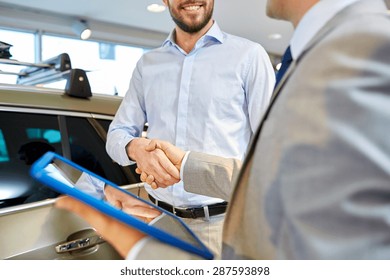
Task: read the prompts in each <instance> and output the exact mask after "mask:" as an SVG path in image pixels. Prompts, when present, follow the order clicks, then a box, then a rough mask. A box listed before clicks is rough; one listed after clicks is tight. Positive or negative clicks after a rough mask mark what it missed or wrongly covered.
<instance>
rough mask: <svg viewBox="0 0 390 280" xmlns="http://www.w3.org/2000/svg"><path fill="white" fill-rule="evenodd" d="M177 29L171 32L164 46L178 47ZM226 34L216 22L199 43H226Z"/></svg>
mask: <svg viewBox="0 0 390 280" xmlns="http://www.w3.org/2000/svg"><path fill="white" fill-rule="evenodd" d="M175 32H176V31H175V29H173V30H172V31H171V33H170V34H169V36H168V38H167V39H165V41H164V43H163V44H162V46H163V47H164V46H167V45H169V46H176V42H175ZM224 38H225V36H224V34H223V32H222V30H221V29H220V28H219V26H218V24H217V22H216V21H215V20H214V23H213V25H212V26H211V28H210V29H209V30H208V31H207V33H206V34H205V35H203V36H202V37H201V38H200V39H199V40H198V42H200V41H204V42H205V43H206V42H208V41H218V42H220V43H221V44H222V43H223V42H224Z"/></svg>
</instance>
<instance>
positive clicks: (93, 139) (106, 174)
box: [66, 117, 136, 185]
mask: <svg viewBox="0 0 390 280" xmlns="http://www.w3.org/2000/svg"><path fill="white" fill-rule="evenodd" d="M66 125H67V129H68V136H69V142H70V150H71V157H72V161H74V162H76V163H77V164H79V165H81V166H83V167H85V168H86V169H88V170H91V171H92V172H94V173H96V174H98V175H100V176H102V177H103V178H106V179H108V180H110V181H111V182H114V183H115V184H117V185H125V184H129V183H136V182H135V181H132V182H129V179H128V178H127V177H126V176H125V175H124V173H123V170H122V168H121V167H120V166H119V165H118V164H116V163H114V162H113V161H112V159H111V158H110V157H109V155H108V154H107V152H106V148H105V141H104V140H103V139H102V138H101V137H98V136H97V133H96V131H95V129H94V128H93V126H92V125H91V124H90V122H89V121H88V120H87V119H85V118H78V117H66ZM106 128H107V127H104V129H105V130H106Z"/></svg>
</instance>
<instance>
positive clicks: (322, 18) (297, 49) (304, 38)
mask: <svg viewBox="0 0 390 280" xmlns="http://www.w3.org/2000/svg"><path fill="white" fill-rule="evenodd" d="M358 1H362V0H322V1H319V2H318V3H317V4H315V5H314V6H313V7H312V8H311V9H310V10H309V11H308V12H307V13H306V14H305V15H304V16H303V18H302V19H301V21H300V22H299V24H298V26H297V28H296V29H295V31H294V34H293V37H292V39H291V42H290V47H291V54H292V57H293V59H294V60H296V59H297V58H298V57H299V56H300V55H301V54H302V52H303V51H304V50H305V47H306V45H307V44H308V43H309V42H310V41H311V39H313V38H314V36H315V35H316V34H317V32H318V31H320V29H321V28H322V27H323V26H324V25H325V24H326V23H327V22H328V21H330V20H331V19H332V18H333V17H334V16H335V15H336V14H337V13H338V12H340V11H341V10H342V9H344V8H345V7H347V6H348V5H351V4H353V3H355V2H358Z"/></svg>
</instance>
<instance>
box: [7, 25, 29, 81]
mask: <svg viewBox="0 0 390 280" xmlns="http://www.w3.org/2000/svg"><path fill="white" fill-rule="evenodd" d="M0 38H1V41H2V42H5V43H8V44H11V45H12V47H10V53H11V55H12V57H11V59H16V60H18V61H23V62H34V52H35V48H34V34H32V33H27V32H17V31H8V30H1V29H0ZM20 69H21V67H20V66H15V65H8V64H1V65H0V70H1V71H3V72H16V73H18V72H19V70H20ZM1 71H0V83H7V84H15V82H16V79H17V75H8V74H1Z"/></svg>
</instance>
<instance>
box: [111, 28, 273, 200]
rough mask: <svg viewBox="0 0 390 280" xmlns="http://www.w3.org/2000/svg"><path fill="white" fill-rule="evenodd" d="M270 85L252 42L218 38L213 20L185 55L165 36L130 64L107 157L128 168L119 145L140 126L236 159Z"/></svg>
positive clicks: (178, 190)
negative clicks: (129, 79)
mask: <svg viewBox="0 0 390 280" xmlns="http://www.w3.org/2000/svg"><path fill="white" fill-rule="evenodd" d="M274 83H275V73H274V70H273V68H272V65H271V63H270V60H269V57H268V55H267V53H266V52H265V50H264V49H263V48H262V47H261V46H260V45H259V44H257V43H254V42H251V41H249V40H246V39H243V38H239V37H236V36H233V35H229V34H226V33H224V32H222V31H221V30H220V29H219V27H218V25H217V23H216V22H215V23H214V24H213V26H212V27H211V28H210V30H209V31H208V32H207V34H205V35H204V36H203V37H202V38H200V39H199V40H198V42H197V43H196V45H195V47H194V49H193V50H192V51H191V52H190V53H188V54H187V53H186V52H185V51H183V50H182V49H181V48H180V47H179V46H178V45H177V44H176V43H175V41H174V31H173V32H172V33H171V34H170V36H169V37H168V39H167V40H166V41H165V42H164V44H163V45H162V46H161V47H160V48H157V49H155V50H152V51H150V52H147V53H145V54H144V55H143V57H142V58H141V59H140V60H139V62H138V63H137V67H136V69H135V70H134V73H133V76H132V80H131V82H130V87H129V90H128V92H127V94H126V96H125V97H124V99H123V101H122V104H121V106H120V108H119V110H118V112H117V114H116V116H115V119H114V121H113V122H112V124H111V126H110V129H109V133H108V138H107V145H106V148H107V152H108V154H109V155H110V156H111V157H112V158H113V159H114V160H115V161H116V162H118V163H119V164H121V165H129V164H132V163H133V162H131V161H130V160H129V158H128V156H127V154H126V149H125V147H126V145H127V144H128V143H129V142H130V141H131V140H132V139H134V138H135V137H140V136H141V133H142V130H143V128H144V124H145V123H148V125H149V126H148V131H147V136H148V138H151V139H152V138H157V139H162V140H166V141H168V142H170V143H173V144H174V145H176V146H178V147H180V148H182V149H184V150H192V151H198V152H204V153H209V154H214V155H218V156H224V157H232V158H237V159H243V158H244V156H245V151H246V149H247V146H248V143H249V140H250V138H251V136H252V134H253V132H254V131H255V130H256V128H257V126H258V124H259V122H260V119H261V117H262V115H263V113H264V110H265V109H266V107H267V105H268V104H269V100H270V96H271V94H272V91H273V87H274ZM146 189H147V191H148V192H149V193H150V194H152V195H153V196H154V197H155V198H156V199H158V200H162V201H165V202H167V203H169V204H171V205H174V206H197V205H208V204H212V203H216V202H219V201H221V200H219V199H216V198H210V197H205V196H200V195H195V194H191V193H188V192H186V191H184V188H183V186H182V182H179V183H178V184H176V185H174V186H171V187H168V188H166V189H157V190H153V189H152V188H150V187H149V186H146Z"/></svg>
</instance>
